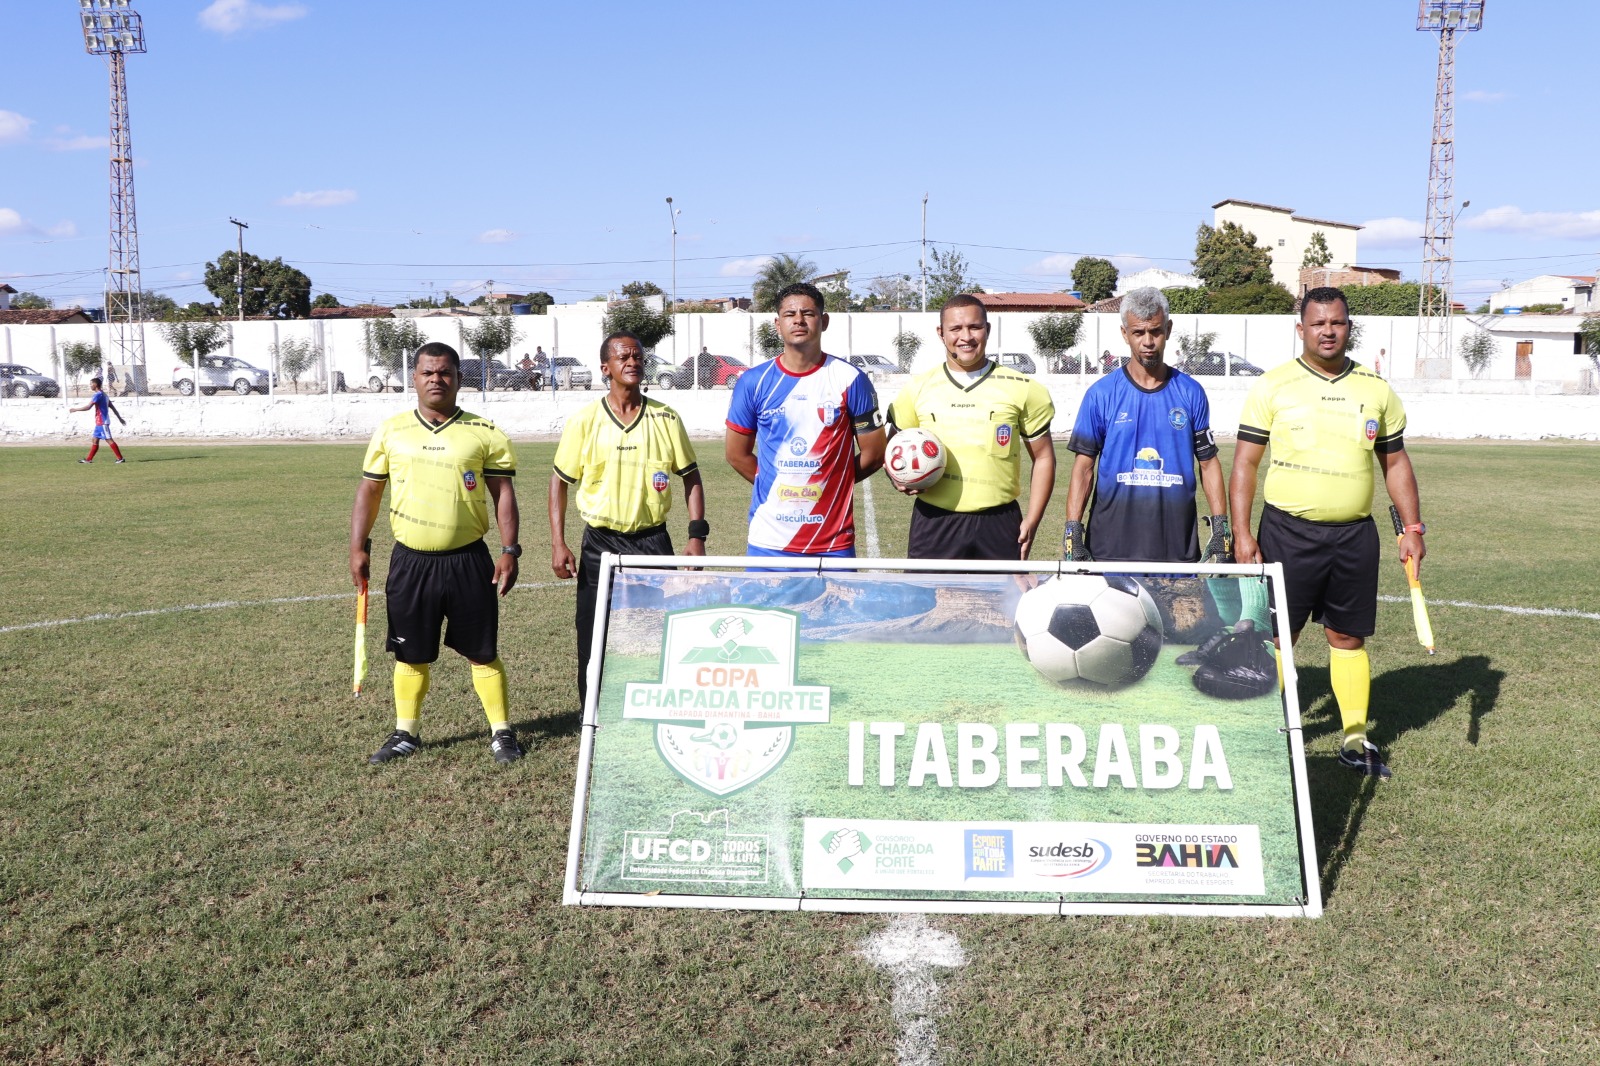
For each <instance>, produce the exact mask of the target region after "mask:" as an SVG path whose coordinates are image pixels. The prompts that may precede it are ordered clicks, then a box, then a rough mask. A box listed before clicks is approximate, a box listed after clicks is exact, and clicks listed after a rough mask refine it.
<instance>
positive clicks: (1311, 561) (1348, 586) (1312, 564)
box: [1256, 504, 1380, 637]
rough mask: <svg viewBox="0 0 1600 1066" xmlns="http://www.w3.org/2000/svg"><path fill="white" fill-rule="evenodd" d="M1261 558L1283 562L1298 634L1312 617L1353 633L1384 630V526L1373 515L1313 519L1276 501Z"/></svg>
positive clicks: (1262, 533) (1262, 532)
mask: <svg viewBox="0 0 1600 1066" xmlns="http://www.w3.org/2000/svg"><path fill="white" fill-rule="evenodd" d="M1256 541H1257V542H1258V543H1259V544H1260V545H1261V557H1262V558H1263V559H1265V560H1266V561H1267V562H1269V563H1282V564H1283V577H1284V593H1285V596H1286V598H1287V599H1288V601H1289V617H1288V618H1287V619H1285V620H1284V624H1283V628H1284V629H1287V630H1288V631H1289V632H1291V633H1298V632H1299V631H1300V630H1301V629H1302V628H1303V627H1304V626H1305V624H1306V619H1307V618H1310V619H1311V620H1312V621H1313V622H1317V623H1319V624H1321V625H1324V626H1326V627H1327V628H1329V629H1332V630H1335V631H1337V632H1339V633H1344V634H1345V635H1347V636H1352V637H1370V636H1372V634H1373V633H1375V632H1377V629H1378V556H1379V550H1380V549H1379V546H1378V527H1377V526H1376V525H1374V524H1373V522H1372V519H1371V518H1370V517H1369V518H1358V519H1356V520H1355V521H1353V522H1312V521H1310V520H1308V519H1304V518H1296V517H1294V516H1293V515H1291V514H1286V513H1284V512H1283V511H1280V510H1278V509H1277V508H1276V507H1273V506H1271V505H1270V504H1269V505H1268V506H1267V507H1266V508H1265V509H1264V510H1263V511H1262V512H1261V528H1260V529H1259V530H1258V531H1257V533H1256Z"/></svg>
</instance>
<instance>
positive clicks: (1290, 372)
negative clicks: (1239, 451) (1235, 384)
mask: <svg viewBox="0 0 1600 1066" xmlns="http://www.w3.org/2000/svg"><path fill="white" fill-rule="evenodd" d="M1405 428H1406V412H1405V408H1404V407H1403V406H1402V405H1401V403H1400V397H1398V396H1396V395H1395V392H1394V390H1393V389H1392V388H1390V387H1389V383H1388V382H1387V381H1385V380H1383V379H1382V378H1380V377H1379V376H1378V375H1376V374H1374V373H1373V372H1372V371H1370V370H1368V369H1367V368H1366V367H1364V366H1361V365H1360V364H1358V363H1355V362H1351V363H1350V364H1349V365H1348V366H1347V367H1346V368H1345V370H1344V372H1343V373H1342V374H1340V375H1339V376H1338V377H1336V378H1325V377H1323V376H1322V375H1321V374H1319V373H1317V372H1316V371H1315V370H1312V369H1311V367H1309V366H1307V365H1306V363H1305V361H1304V360H1303V359H1296V360H1295V361H1294V362H1292V363H1285V364H1284V365H1282V366H1280V367H1275V368H1273V369H1272V370H1269V371H1267V372H1266V373H1265V374H1263V375H1262V376H1261V379H1260V380H1259V381H1257V382H1256V384H1255V385H1254V386H1253V387H1252V388H1251V389H1250V394H1249V396H1247V397H1246V398H1245V401H1244V410H1243V411H1241V412H1240V414H1239V439H1240V440H1242V441H1249V442H1250V443H1251V444H1261V445H1268V446H1269V447H1270V448H1271V453H1270V454H1271V463H1270V465H1269V466H1268V467H1267V481H1266V485H1265V486H1264V488H1263V489H1262V495H1263V498H1264V499H1265V500H1266V501H1267V502H1268V503H1270V504H1272V506H1274V507H1276V508H1278V510H1280V511H1285V512H1287V513H1289V514H1292V515H1294V516H1295V517H1297V518H1306V519H1309V520H1311V521H1313V522H1352V521H1354V520H1356V519H1358V518H1365V517H1367V515H1369V514H1371V513H1372V466H1373V463H1372V459H1373V454H1372V453H1373V452H1397V451H1400V450H1402V449H1403V448H1404V447H1405V441H1404V434H1405Z"/></svg>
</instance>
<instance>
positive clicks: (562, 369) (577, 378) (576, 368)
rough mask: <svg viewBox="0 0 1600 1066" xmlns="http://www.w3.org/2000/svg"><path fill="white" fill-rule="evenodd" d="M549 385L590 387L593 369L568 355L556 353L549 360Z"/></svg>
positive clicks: (556, 387) (562, 387) (565, 387)
mask: <svg viewBox="0 0 1600 1066" xmlns="http://www.w3.org/2000/svg"><path fill="white" fill-rule="evenodd" d="M551 366H552V369H551V372H550V387H551V388H552V389H592V388H594V371H593V370H590V369H589V368H588V367H586V366H584V365H583V363H581V362H579V361H578V359H577V358H576V357H574V356H570V355H558V356H556V357H555V358H554V359H552V360H551Z"/></svg>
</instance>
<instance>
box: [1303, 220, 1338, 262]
mask: <svg viewBox="0 0 1600 1066" xmlns="http://www.w3.org/2000/svg"><path fill="white" fill-rule="evenodd" d="M1331 262H1333V253H1332V252H1330V251H1328V238H1327V237H1325V236H1324V235H1323V233H1322V231H1321V230H1313V231H1312V233H1311V240H1310V242H1309V243H1308V244H1307V245H1306V254H1305V256H1304V257H1303V258H1302V259H1301V260H1300V268H1301V269H1302V270H1304V269H1305V268H1306V267H1325V266H1327V265H1328V264H1329V263H1331Z"/></svg>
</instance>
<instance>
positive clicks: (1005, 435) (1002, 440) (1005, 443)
mask: <svg viewBox="0 0 1600 1066" xmlns="http://www.w3.org/2000/svg"><path fill="white" fill-rule="evenodd" d="M994 442H995V443H996V444H998V445H1000V447H1002V448H1009V447H1011V427H1010V426H1009V425H1007V424H1006V423H1004V422H1002V423H1000V424H999V425H998V426H995V427H994Z"/></svg>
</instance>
